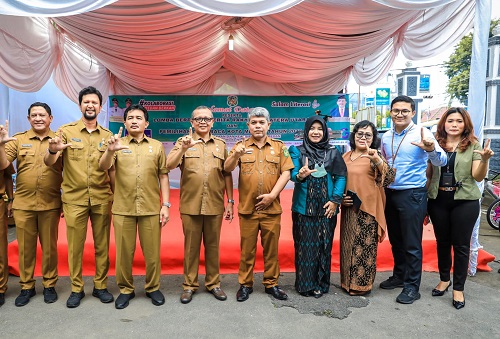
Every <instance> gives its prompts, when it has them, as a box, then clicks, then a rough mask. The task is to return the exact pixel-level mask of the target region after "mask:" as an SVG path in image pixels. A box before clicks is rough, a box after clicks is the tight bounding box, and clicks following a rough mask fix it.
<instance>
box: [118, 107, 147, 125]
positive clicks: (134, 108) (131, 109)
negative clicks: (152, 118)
mask: <svg viewBox="0 0 500 339" xmlns="http://www.w3.org/2000/svg"><path fill="white" fill-rule="evenodd" d="M136 109H138V110H139V111H142V112H143V113H144V119H146V121H149V113H148V110H147V109H146V108H144V106H142V105H139V104H134V105H130V106H129V107H127V108H126V109H125V112H123V120H127V115H128V112H130V111H133V110H136Z"/></svg>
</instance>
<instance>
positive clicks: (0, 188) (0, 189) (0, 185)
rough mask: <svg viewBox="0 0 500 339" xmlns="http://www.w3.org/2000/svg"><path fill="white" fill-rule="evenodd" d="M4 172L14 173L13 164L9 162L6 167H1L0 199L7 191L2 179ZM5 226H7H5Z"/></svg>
mask: <svg viewBox="0 0 500 339" xmlns="http://www.w3.org/2000/svg"><path fill="white" fill-rule="evenodd" d="M6 173H7V174H8V175H12V174H14V173H16V171H15V170H14V166H12V164H10V165H9V167H7V168H6V169H3V170H1V171H0V194H1V195H2V196H0V199H2V200H3V194H4V193H8V192H7V191H6V189H5V180H4V176H5V174H6ZM5 205H7V203H5ZM6 215H7V214H6ZM2 226H3V225H2ZM5 227H7V226H5Z"/></svg>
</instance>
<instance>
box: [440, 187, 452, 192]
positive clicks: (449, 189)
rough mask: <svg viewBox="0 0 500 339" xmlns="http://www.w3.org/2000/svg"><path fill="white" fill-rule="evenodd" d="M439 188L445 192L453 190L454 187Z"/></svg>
mask: <svg viewBox="0 0 500 339" xmlns="http://www.w3.org/2000/svg"><path fill="white" fill-rule="evenodd" d="M440 189H441V190H442V191H445V192H452V191H454V190H455V187H440Z"/></svg>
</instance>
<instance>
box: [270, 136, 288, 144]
mask: <svg viewBox="0 0 500 339" xmlns="http://www.w3.org/2000/svg"><path fill="white" fill-rule="evenodd" d="M271 140H272V141H275V142H278V143H281V144H283V145H284V144H285V143H284V142H283V141H281V140H280V139H274V138H271Z"/></svg>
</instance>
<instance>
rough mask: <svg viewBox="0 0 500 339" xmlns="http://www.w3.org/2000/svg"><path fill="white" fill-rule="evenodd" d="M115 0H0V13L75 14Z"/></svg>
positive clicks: (33, 14)
mask: <svg viewBox="0 0 500 339" xmlns="http://www.w3.org/2000/svg"><path fill="white" fill-rule="evenodd" d="M116 1H117V0H0V14H3V15H16V16H38V17H55V16H67V15H75V14H80V13H85V12H89V11H93V10H95V9H98V8H101V7H104V6H107V5H109V4H112V3H113V2H116Z"/></svg>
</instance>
